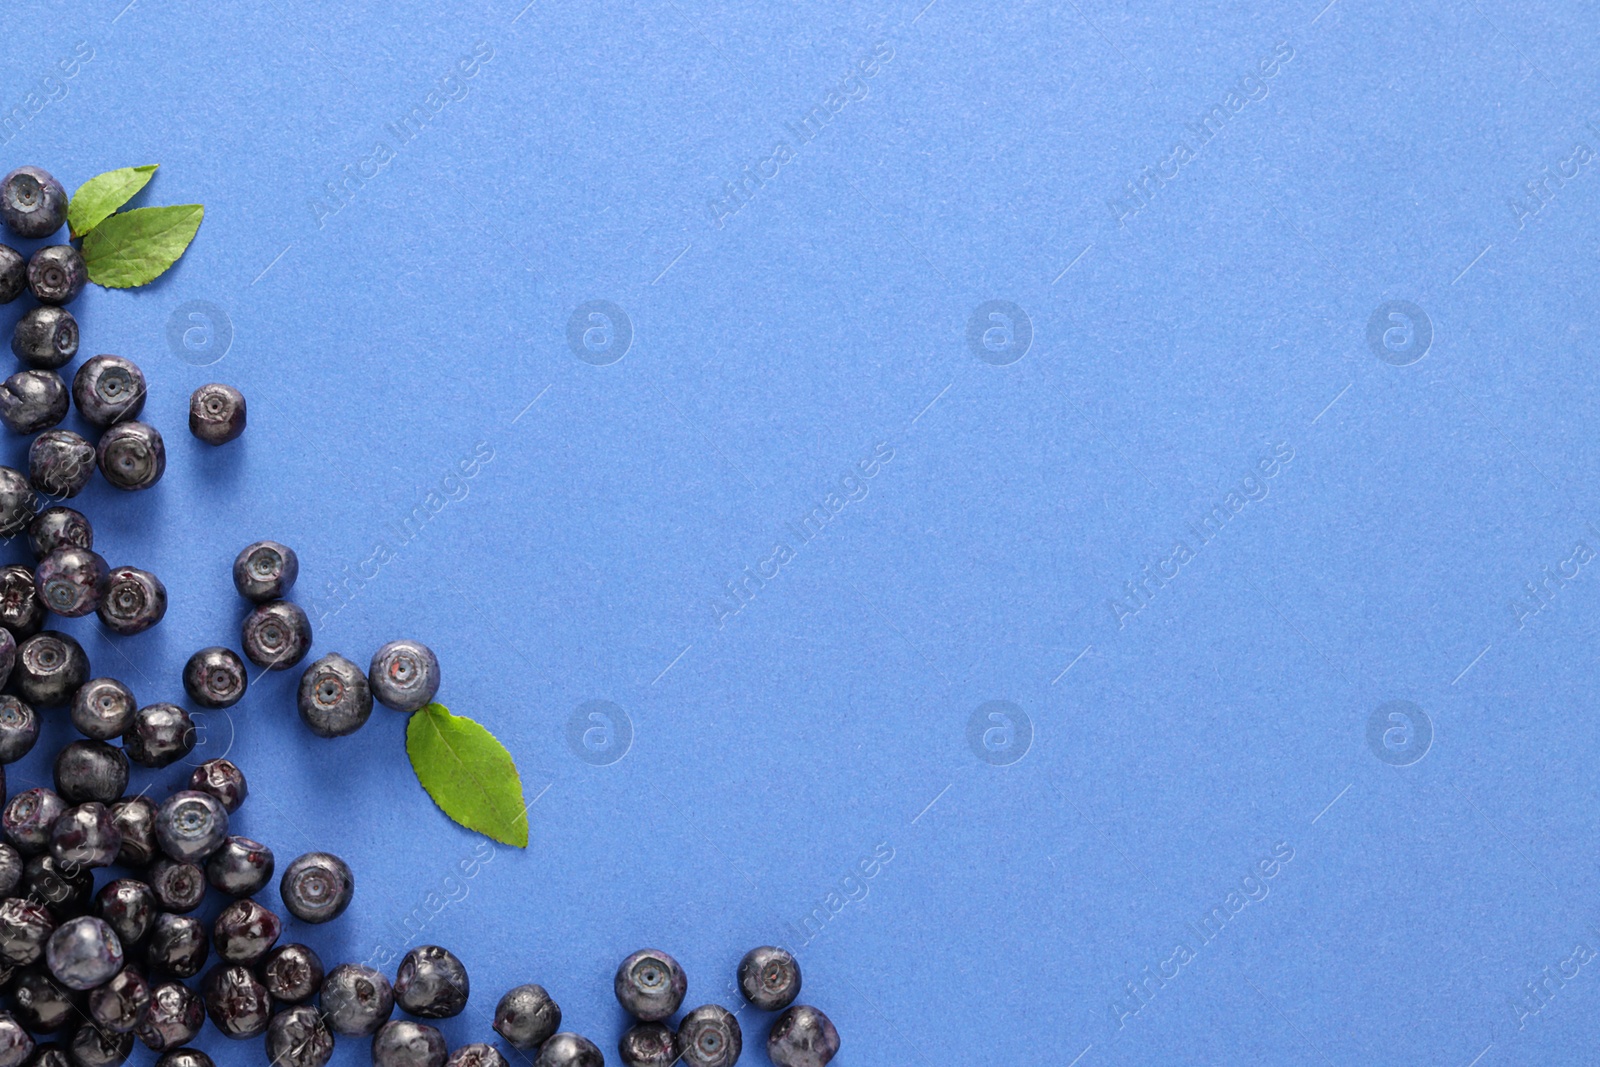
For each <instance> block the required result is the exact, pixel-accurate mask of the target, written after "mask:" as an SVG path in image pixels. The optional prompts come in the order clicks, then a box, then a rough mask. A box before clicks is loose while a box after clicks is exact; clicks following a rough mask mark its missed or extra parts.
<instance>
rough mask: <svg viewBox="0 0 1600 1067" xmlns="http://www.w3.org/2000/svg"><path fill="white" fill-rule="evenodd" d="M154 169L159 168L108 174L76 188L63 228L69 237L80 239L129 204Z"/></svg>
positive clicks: (146, 166) (148, 167)
mask: <svg viewBox="0 0 1600 1067" xmlns="http://www.w3.org/2000/svg"><path fill="white" fill-rule="evenodd" d="M157 166H159V164H156V163H150V164H146V165H145V166H143V167H123V168H121V169H120V170H108V171H106V172H105V173H104V174H100V175H97V176H96V177H93V178H90V179H89V180H88V181H86V182H84V183H83V184H82V185H80V186H78V191H77V192H75V193H73V194H72V203H70V204H68V205H67V225H68V226H69V227H70V228H71V231H72V236H74V237H82V236H83V235H84V234H86V233H88V232H89V231H90V230H92V229H94V228H95V227H96V226H98V225H100V224H101V223H102V222H104V221H106V219H108V218H110V217H111V213H112V212H113V211H115V210H117V208H119V207H121V206H122V205H123V204H126V203H127V202H128V201H129V200H132V199H133V194H134V193H137V192H138V191H139V190H140V189H143V188H144V187H145V186H146V185H148V184H149V182H150V176H151V175H152V174H154V173H155V172H156V167H157Z"/></svg>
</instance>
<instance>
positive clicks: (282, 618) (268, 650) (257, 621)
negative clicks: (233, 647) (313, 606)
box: [242, 600, 311, 671]
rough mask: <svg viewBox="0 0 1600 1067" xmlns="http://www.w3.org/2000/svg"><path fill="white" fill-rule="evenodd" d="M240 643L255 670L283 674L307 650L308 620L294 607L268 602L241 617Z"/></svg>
mask: <svg viewBox="0 0 1600 1067" xmlns="http://www.w3.org/2000/svg"><path fill="white" fill-rule="evenodd" d="M242 643H243V645H244V654H245V655H246V656H249V657H250V662H251V663H254V664H255V665H256V666H257V667H265V668H267V669H268V670H274V671H285V670H288V669H289V668H290V667H293V666H294V665H295V664H296V663H299V662H300V661H301V660H302V659H304V658H305V655H306V652H307V651H308V650H309V649H310V648H311V620H310V619H308V618H306V613H305V611H303V610H302V609H301V607H300V605H298V604H294V603H291V602H289V601H287V600H269V601H268V602H267V603H265V604H262V605H260V606H258V607H257V608H256V609H255V610H254V611H252V612H251V613H250V614H249V615H246V616H245V620H244V628H243V635H242Z"/></svg>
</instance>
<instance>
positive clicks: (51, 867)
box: [22, 852, 94, 922]
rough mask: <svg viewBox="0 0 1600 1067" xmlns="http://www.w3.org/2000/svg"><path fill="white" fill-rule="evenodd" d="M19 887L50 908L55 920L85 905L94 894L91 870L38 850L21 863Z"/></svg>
mask: <svg viewBox="0 0 1600 1067" xmlns="http://www.w3.org/2000/svg"><path fill="white" fill-rule="evenodd" d="M22 891H23V893H24V895H26V896H28V897H30V898H32V899H33V900H37V901H39V902H40V903H41V904H43V905H44V906H45V907H47V908H49V909H50V914H51V915H52V916H53V917H54V918H55V919H56V921H57V922H59V921H61V920H63V919H70V918H72V917H73V916H76V915H82V914H83V913H84V911H86V910H87V909H88V907H89V900H90V898H91V897H93V896H94V871H92V870H90V869H89V868H88V867H85V866H84V865H83V864H81V863H63V862H61V861H60V860H58V859H56V858H55V856H53V855H51V854H50V853H49V852H41V853H39V854H38V855H37V856H30V857H28V862H27V863H24V864H23V865H22Z"/></svg>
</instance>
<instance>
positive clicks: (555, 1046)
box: [533, 1032, 606, 1067]
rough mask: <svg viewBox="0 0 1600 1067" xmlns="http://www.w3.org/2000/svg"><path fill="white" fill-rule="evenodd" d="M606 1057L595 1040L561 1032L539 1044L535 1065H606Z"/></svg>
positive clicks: (550, 1066)
mask: <svg viewBox="0 0 1600 1067" xmlns="http://www.w3.org/2000/svg"><path fill="white" fill-rule="evenodd" d="M605 1062H606V1058H605V1056H603V1055H602V1054H601V1052H600V1050H599V1049H598V1048H596V1047H595V1044H594V1042H593V1041H590V1040H589V1039H588V1038H586V1037H582V1036H580V1035H578V1034H574V1033H570V1032H564V1033H559V1034H556V1035H555V1036H553V1037H552V1038H550V1040H549V1041H546V1042H545V1043H544V1044H543V1045H541V1046H539V1058H538V1059H536V1060H534V1061H533V1067H605Z"/></svg>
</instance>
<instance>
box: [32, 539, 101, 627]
mask: <svg viewBox="0 0 1600 1067" xmlns="http://www.w3.org/2000/svg"><path fill="white" fill-rule="evenodd" d="M110 571H111V568H109V567H107V566H106V561H105V560H104V559H102V558H101V557H100V553H98V552H96V551H94V550H93V549H89V548H71V547H68V548H58V549H56V550H55V551H54V552H52V553H50V554H49V555H48V556H46V557H45V558H44V559H43V560H41V561H40V562H39V566H38V568H37V569H35V571H34V575H33V580H34V584H36V585H37V586H38V587H39V599H40V600H43V601H44V606H45V607H47V608H49V609H50V610H51V611H53V612H55V613H56V614H57V615H65V616H67V617H68V618H72V619H75V618H79V617H81V616H84V615H87V614H89V613H90V612H91V611H93V610H94V609H95V608H97V607H99V606H100V598H101V596H103V595H104V594H105V590H106V583H107V582H108V581H109V579H110Z"/></svg>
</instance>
